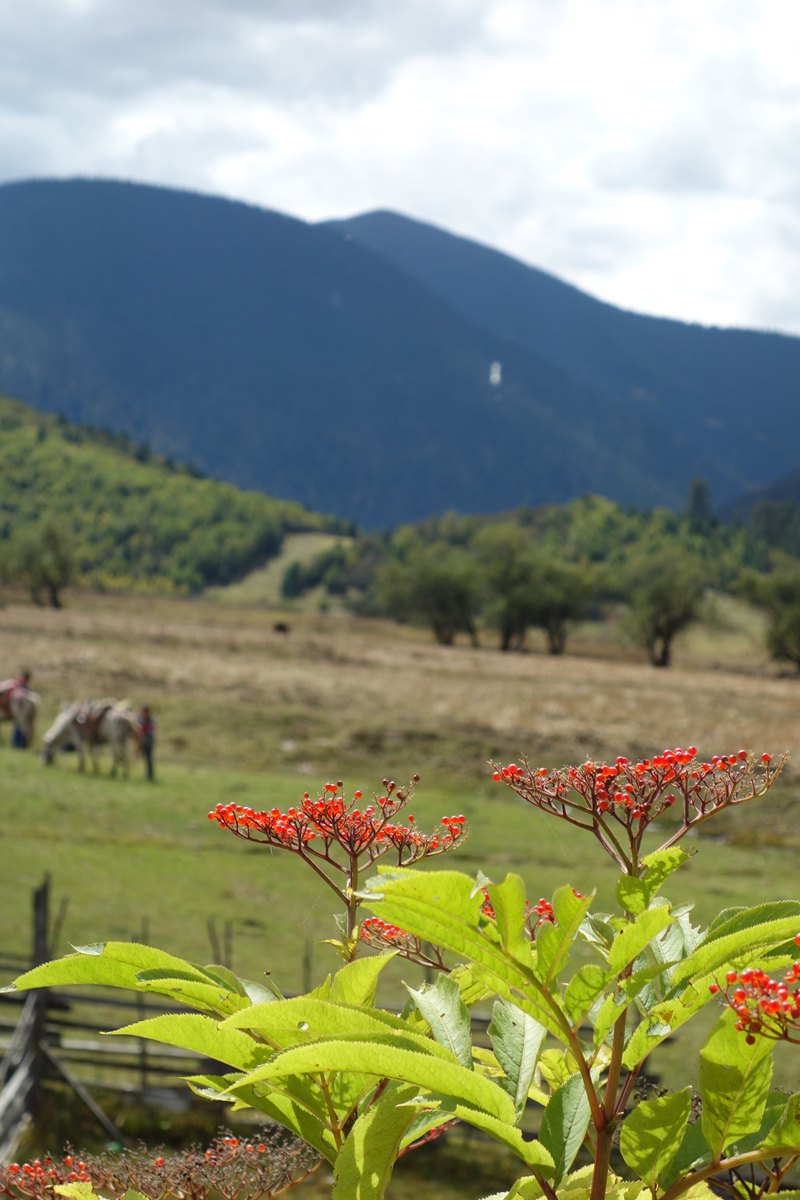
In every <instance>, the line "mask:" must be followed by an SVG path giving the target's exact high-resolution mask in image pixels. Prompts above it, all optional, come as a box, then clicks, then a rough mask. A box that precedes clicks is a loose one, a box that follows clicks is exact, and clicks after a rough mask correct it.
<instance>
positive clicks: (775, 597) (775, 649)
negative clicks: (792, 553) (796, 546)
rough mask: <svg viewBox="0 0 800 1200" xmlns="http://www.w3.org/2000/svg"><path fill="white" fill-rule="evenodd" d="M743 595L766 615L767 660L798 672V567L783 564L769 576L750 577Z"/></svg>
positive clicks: (799, 634) (799, 603) (799, 579)
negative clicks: (782, 663) (790, 667)
mask: <svg viewBox="0 0 800 1200" xmlns="http://www.w3.org/2000/svg"><path fill="white" fill-rule="evenodd" d="M744 591H745V594H746V595H747V596H748V597H749V599H751V600H752V601H754V603H756V604H758V605H759V606H760V607H761V608H763V609H764V611H765V612H766V614H767V635H766V640H767V649H768V651H769V653H770V655H771V657H772V658H773V659H775V661H776V662H790V663H794V665H795V666H796V667H797V668H798V670H800V567H798V566H796V565H794V564H786V565H785V566H783V567H779V568H778V569H777V570H776V571H773V572H772V574H771V575H760V576H756V575H753V576H750V577H749V578H748V579H747V581H746V582H745V585H744Z"/></svg>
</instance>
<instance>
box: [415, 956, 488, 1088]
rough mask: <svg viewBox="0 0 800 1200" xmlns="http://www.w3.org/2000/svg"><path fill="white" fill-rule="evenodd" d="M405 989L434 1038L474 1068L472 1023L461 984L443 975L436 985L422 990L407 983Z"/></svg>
mask: <svg viewBox="0 0 800 1200" xmlns="http://www.w3.org/2000/svg"><path fill="white" fill-rule="evenodd" d="M406 988H407V989H408V993H409V995H410V996H411V998H412V999H413V1001H414V1003H415V1004H416V1006H417V1008H418V1010H419V1012H420V1013H421V1014H422V1016H423V1017H424V1018H425V1020H426V1021H427V1023H428V1025H429V1026H430V1030H431V1033H432V1034H433V1037H434V1040H435V1041H437V1042H438V1043H439V1045H440V1046H445V1047H446V1048H447V1049H448V1050H449V1051H450V1053H451V1054H452V1055H453V1057H454V1058H455V1059H456V1060H457V1061H458V1062H460V1063H461V1065H462V1067H466V1068H467V1069H468V1070H470V1071H471V1070H472V1025H471V1023H470V1017H469V1012H468V1011H467V1008H466V1005H465V1004H464V1002H463V1000H462V999H461V991H460V989H459V986H458V983H457V982H456V981H455V980H453V979H451V978H450V977H449V976H448V975H440V976H439V977H438V978H437V980H436V982H435V983H434V984H429V985H427V986H426V987H423V988H420V989H419V990H417V989H415V988H412V987H409V985H408V984H406Z"/></svg>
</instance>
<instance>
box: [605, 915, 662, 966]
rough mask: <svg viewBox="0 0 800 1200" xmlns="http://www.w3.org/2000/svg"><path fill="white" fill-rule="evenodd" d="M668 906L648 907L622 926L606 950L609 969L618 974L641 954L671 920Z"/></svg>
mask: <svg viewBox="0 0 800 1200" xmlns="http://www.w3.org/2000/svg"><path fill="white" fill-rule="evenodd" d="M672 919H673V918H672V914H671V912H670V910H669V907H668V906H667V905H665V904H660V905H659V906H658V907H657V908H648V909H647V910H646V911H645V912H642V913H639V915H638V916H637V917H636V918H635V919H634V920H633V921H630V922H626V923H625V925H624V927H623V928H622V929H621V930H620V931H619V933H618V934H617V935H616V937H615V938H614V941H613V942H612V943H611V949H610V950H609V952H608V966H609V969H610V970H611V971H614V972H616V973H617V974H619V972H620V971H623V970H624V969H625V967H627V965H628V963H631V962H633V960H634V959H635V958H637V957H638V955H639V954H641V952H642V950H644V948H645V946H647V945H648V943H649V942H650V941H651V940H652V939H653V938H654V937H655V936H656V934H657V933H660V932H661V930H662V929H664V928H665V927H666V926H667V925H669V924H670V922H671V921H672Z"/></svg>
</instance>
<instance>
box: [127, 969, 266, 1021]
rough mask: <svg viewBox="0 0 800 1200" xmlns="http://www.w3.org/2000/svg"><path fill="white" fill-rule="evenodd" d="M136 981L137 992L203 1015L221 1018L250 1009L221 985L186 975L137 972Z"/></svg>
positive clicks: (241, 998) (235, 994) (238, 996)
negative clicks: (151, 993)
mask: <svg viewBox="0 0 800 1200" xmlns="http://www.w3.org/2000/svg"><path fill="white" fill-rule="evenodd" d="M137 980H138V982H137V989H138V990H139V991H142V992H153V993H155V995H157V996H166V997H167V999H169V1000H176V1001H177V1002H178V1003H179V1004H184V1005H186V1007H187V1008H199V1009H200V1010H201V1011H202V1012H207V1013H213V1014H216V1015H217V1016H220V1017H227V1016H230V1014H231V1013H235V1012H239V1010H240V1009H242V1008H247V1007H249V1005H250V1001H249V1000H248V999H247V997H246V996H244V995H242V993H241V992H239V991H231V990H230V989H229V988H228V987H227V986H224V985H222V984H221V983H211V982H208V981H207V980H202V979H197V978H196V977H195V976H194V975H193V974H190V973H189V972H188V971H186V972H183V973H181V974H179V973H178V972H176V971H140V972H139V974H138V976H137Z"/></svg>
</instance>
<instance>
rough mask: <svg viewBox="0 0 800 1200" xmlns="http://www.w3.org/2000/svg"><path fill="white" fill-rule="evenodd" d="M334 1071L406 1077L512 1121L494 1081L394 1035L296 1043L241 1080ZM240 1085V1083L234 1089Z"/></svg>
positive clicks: (511, 1111)
mask: <svg viewBox="0 0 800 1200" xmlns="http://www.w3.org/2000/svg"><path fill="white" fill-rule="evenodd" d="M428 1046H429V1047H431V1048H432V1047H435V1046H436V1043H431V1042H429V1043H428ZM437 1048H438V1047H437ZM448 1058H449V1056H448ZM331 1071H356V1072H358V1073H361V1074H366V1075H377V1076H378V1077H379V1078H383V1077H386V1078H389V1079H397V1080H402V1081H404V1082H406V1083H412V1084H414V1085H415V1086H416V1087H421V1088H425V1089H426V1090H428V1091H431V1092H440V1093H442V1094H444V1095H445V1096H448V1097H451V1098H453V1099H455V1100H456V1101H459V1102H461V1103H463V1104H465V1105H468V1106H471V1107H473V1108H478V1109H482V1110H483V1111H484V1112H486V1113H489V1114H490V1115H491V1116H493V1117H495V1118H497V1119H498V1120H500V1121H504V1122H508V1123H509V1124H510V1123H512V1122H513V1121H514V1116H515V1114H514V1105H513V1104H512V1102H511V1100H510V1099H509V1097H508V1096H507V1095H506V1093H505V1092H504V1091H503V1089H502V1088H501V1087H499V1086H498V1085H497V1084H496V1083H492V1081H491V1080H489V1079H486V1078H484V1076H482V1075H479V1074H478V1073H477V1072H476V1071H468V1070H467V1069H466V1068H465V1067H462V1066H461V1064H460V1063H457V1062H455V1061H448V1059H444V1058H440V1057H438V1056H436V1055H434V1054H432V1053H430V1052H427V1053H423V1052H422V1051H421V1050H411V1049H408V1048H407V1046H406V1045H405V1044H403V1043H401V1044H399V1045H398V1044H397V1041H396V1040H395V1039H394V1038H393V1036H392V1035H391V1034H389V1035H387V1036H386V1037H383V1038H380V1039H378V1038H373V1039H372V1040H370V1041H368V1042H367V1041H362V1040H360V1039H357V1038H348V1039H345V1038H341V1039H338V1040H331V1041H324V1042H315V1043H312V1044H311V1045H308V1046H294V1047H292V1048H291V1049H289V1050H284V1051H283V1052H282V1053H281V1054H277V1055H276V1056H275V1057H274V1058H273V1059H272V1060H271V1061H270V1062H268V1063H265V1064H264V1065H263V1066H260V1067H257V1068H256V1069H255V1070H254V1071H252V1072H251V1073H250V1074H249V1075H247V1076H246V1077H245V1079H244V1081H243V1082H244V1083H245V1084H247V1085H252V1084H256V1083H260V1082H270V1081H272V1080H275V1079H281V1078H283V1077H285V1076H287V1075H296V1074H311V1075H318V1074H320V1073H322V1074H328V1073H330V1072H331ZM239 1087H240V1085H239V1084H236V1085H234V1089H233V1090H238V1089H239Z"/></svg>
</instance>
